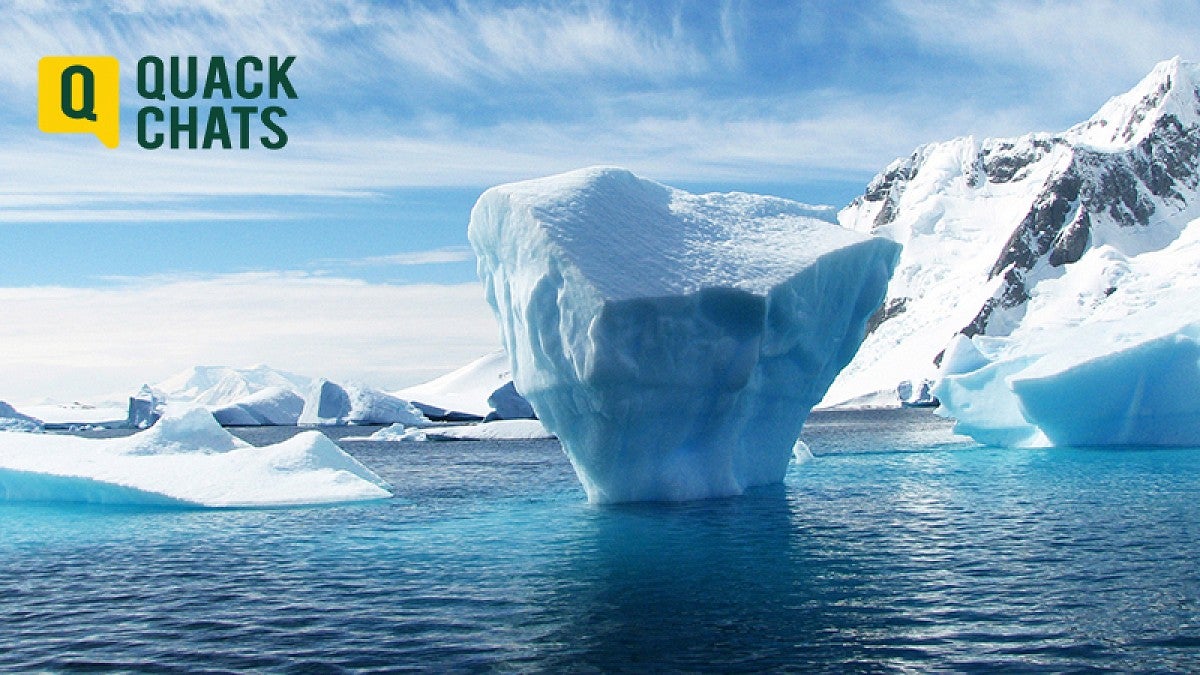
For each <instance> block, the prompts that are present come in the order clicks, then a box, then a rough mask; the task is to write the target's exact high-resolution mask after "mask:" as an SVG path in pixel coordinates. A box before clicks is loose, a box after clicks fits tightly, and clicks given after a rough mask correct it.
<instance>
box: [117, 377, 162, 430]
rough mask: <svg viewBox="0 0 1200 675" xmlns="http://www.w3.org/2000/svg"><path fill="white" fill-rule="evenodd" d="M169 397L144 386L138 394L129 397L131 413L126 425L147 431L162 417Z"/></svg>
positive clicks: (127, 417)
mask: <svg viewBox="0 0 1200 675" xmlns="http://www.w3.org/2000/svg"><path fill="white" fill-rule="evenodd" d="M166 403H167V397H166V395H165V394H163V393H162V392H161V391H158V390H157V389H154V388H153V387H151V386H150V385H148V384H143V385H142V388H141V389H139V390H138V391H137V393H136V394H134V395H133V396H130V397H129V412H128V414H127V415H126V417H125V424H126V425H127V426H129V427H130V428H133V429H145V428H146V427H149V426H150V425H152V424H154V423H155V422H157V421H158V419H159V418H160V417H162V411H163V406H165V405H166Z"/></svg>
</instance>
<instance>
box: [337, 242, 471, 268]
mask: <svg viewBox="0 0 1200 675" xmlns="http://www.w3.org/2000/svg"><path fill="white" fill-rule="evenodd" d="M474 259H475V254H474V253H472V252H471V249H469V248H467V247H465V246H446V247H443V248H436V249H431V250H428V251H405V252H403V253H392V254H390V255H372V256H367V257H365V258H330V259H326V260H322V261H320V262H321V263H324V264H334V265H349V266H351V267H393V266H399V267H407V266H411V265H444V264H447V263H460V262H468V261H470V260H474Z"/></svg>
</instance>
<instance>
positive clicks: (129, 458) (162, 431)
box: [0, 408, 391, 507]
mask: <svg viewBox="0 0 1200 675" xmlns="http://www.w3.org/2000/svg"><path fill="white" fill-rule="evenodd" d="M390 496H391V493H390V492H389V491H388V489H387V487H386V483H385V482H384V481H383V480H382V479H380V478H379V476H376V475H375V474H374V473H373V472H372V471H371V470H370V469H368V468H366V467H365V466H363V465H362V464H360V463H359V462H358V461H357V460H355V459H354V458H353V457H350V456H349V455H347V454H346V453H345V452H343V451H342V450H341V448H339V447H338V446H337V445H336V444H334V442H333V441H331V440H329V439H328V438H326V437H325V436H324V435H323V434H321V433H320V432H316V431H309V432H304V433H301V434H299V435H297V436H295V437H293V438H291V439H289V440H286V441H284V442H282V443H278V444H275V445H268V446H265V447H254V446H251V445H249V444H247V443H245V442H244V441H241V440H239V439H237V438H235V437H233V436H231V435H230V434H229V432H227V431H225V430H224V429H222V428H221V426H220V425H219V424H217V422H216V420H214V419H213V417H212V415H211V414H210V413H209V412H208V411H207V410H204V409H202V408H190V409H186V410H172V409H169V408H168V410H167V412H166V413H165V414H164V415H163V417H162V418H161V419H160V420H159V421H158V423H157V424H155V425H154V426H152V427H150V428H149V429H147V430H146V431H142V432H139V433H137V434H134V435H132V436H129V437H127V438H117V439H88V438H79V437H76V436H60V435H51V434H27V433H14V432H2V433H0V500H6V501H61V502H90V503H104V504H162V505H181V506H213V507H229V506H255V507H263V506H295V505H303V504H327V503H336V502H354V501H366V500H373V499H385V498H387V497H390Z"/></svg>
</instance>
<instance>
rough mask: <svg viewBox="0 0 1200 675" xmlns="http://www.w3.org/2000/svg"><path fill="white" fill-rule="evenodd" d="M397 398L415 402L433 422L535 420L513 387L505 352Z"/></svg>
mask: <svg viewBox="0 0 1200 675" xmlns="http://www.w3.org/2000/svg"><path fill="white" fill-rule="evenodd" d="M395 395H396V396H398V397H400V398H402V399H405V400H407V401H412V404H413V405H415V406H416V407H417V408H419V409H420V410H421V412H423V413H424V414H425V416H426V417H428V418H430V419H437V420H447V421H468V420H480V419H485V418H488V417H491V418H492V419H525V418H528V417H532V416H533V408H531V407H529V402H528V401H526V400H525V397H523V396H521V394H520V393H519V392H518V391H517V390H516V388H515V387H513V386H512V368H511V366H509V362H508V354H505V353H504V350H503V349H498V350H496V351H494V352H492V353H491V354H487V355H485V356H482V357H480V358H478V359H476V360H474V361H472V362H471V363H468V364H467V365H465V366H463V367H462V368H459V369H458V370H455V371H453V372H450V373H447V374H445V375H442V376H441V377H439V378H436V379H434V380H430V381H429V382H426V383H424V384H418V385H416V386H414V387H409V388H407V389H402V390H400V391H398V392H396V394H395Z"/></svg>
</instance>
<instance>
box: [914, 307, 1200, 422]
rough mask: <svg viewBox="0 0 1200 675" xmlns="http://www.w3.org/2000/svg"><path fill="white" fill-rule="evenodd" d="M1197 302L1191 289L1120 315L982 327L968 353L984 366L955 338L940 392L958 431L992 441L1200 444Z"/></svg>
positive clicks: (1198, 316)
mask: <svg viewBox="0 0 1200 675" xmlns="http://www.w3.org/2000/svg"><path fill="white" fill-rule="evenodd" d="M1189 295H1190V294H1189ZM1193 297H1194V296H1193ZM1194 307H1195V303H1194V300H1193V299H1192V297H1177V298H1162V299H1161V301H1160V302H1159V303H1158V304H1156V305H1154V306H1151V307H1148V308H1146V309H1144V310H1142V311H1139V312H1136V313H1134V314H1132V315H1130V316H1128V317H1123V318H1121V319H1117V320H1096V321H1089V322H1085V323H1081V324H1079V325H1077V326H1074V327H1066V328H1058V329H1056V330H1054V331H1040V332H1036V333H1032V334H1023V333H1018V334H1017V335H1015V336H1014V337H1012V338H1007V339H1006V338H992V339H988V338H982V337H978V336H977V337H976V338H975V339H974V340H972V343H975V342H979V343H980V345H979V346H980V348H977V349H976V350H975V354H973V355H972V356H971V357H970V359H968V360H969V363H970V364H972V365H976V364H980V363H981V362H982V365H978V366H977V367H976V368H974V369H967V368H963V367H962V366H963V361H964V359H963V358H962V356H961V353H962V352H964V351H967V350H966V349H964V348H962V347H961V346H958V345H956V346H955V348H954V350H953V353H954V355H955V362H956V363H957V366H958V367H957V368H955V369H954V370H957V371H959V372H947V373H946V374H945V375H944V376H943V378H942V380H941V381H940V382H939V383H938V385H937V387H936V388H935V390H934V393H935V394H937V396H938V398H939V399H941V402H942V411H943V414H945V415H947V416H950V417H954V418H955V419H956V420H957V424H956V426H955V431H956V432H958V433H964V434H967V435H970V436H972V437H973V438H975V439H976V440H978V441H980V442H982V443H987V444H990V445H1005V446H1037V445H1073V446H1088V445H1175V446H1200V313H1198V312H1197V311H1196V310H1195V308H1194ZM947 353H948V354H949V353H951V352H950V350H948V352H947Z"/></svg>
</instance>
